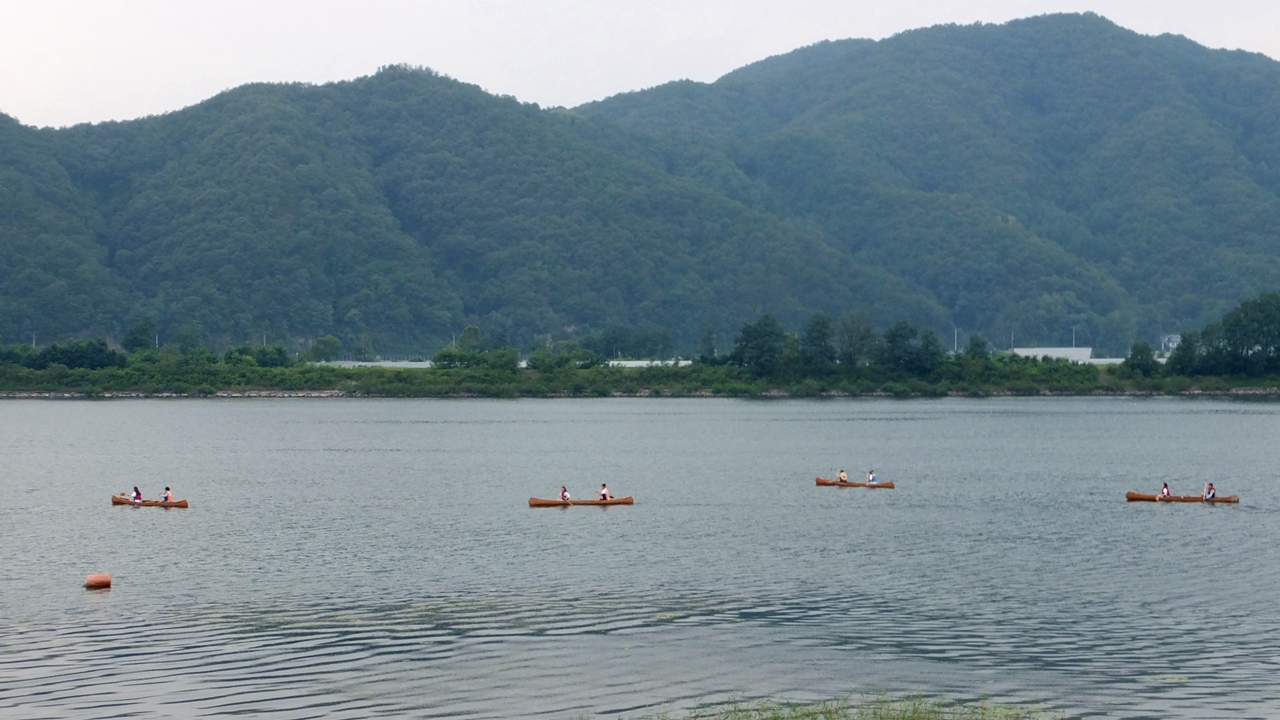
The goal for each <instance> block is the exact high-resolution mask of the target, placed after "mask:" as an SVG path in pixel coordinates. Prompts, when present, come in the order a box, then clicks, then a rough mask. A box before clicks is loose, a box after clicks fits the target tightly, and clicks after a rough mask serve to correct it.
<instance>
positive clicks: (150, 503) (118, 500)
mask: <svg viewBox="0 0 1280 720" xmlns="http://www.w3.org/2000/svg"><path fill="white" fill-rule="evenodd" d="M111 504H112V505H136V506H137V507H176V508H184V507H187V501H186V500H174V501H173V502H164V501H161V500H134V499H132V498H129V497H125V496H124V495H112V496H111Z"/></svg>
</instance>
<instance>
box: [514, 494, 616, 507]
mask: <svg viewBox="0 0 1280 720" xmlns="http://www.w3.org/2000/svg"><path fill="white" fill-rule="evenodd" d="M635 503H636V501H635V500H634V499H632V497H631V496H630V495H628V496H626V497H620V498H613V499H612V500H544V499H542V498H529V507H569V506H570V505H635Z"/></svg>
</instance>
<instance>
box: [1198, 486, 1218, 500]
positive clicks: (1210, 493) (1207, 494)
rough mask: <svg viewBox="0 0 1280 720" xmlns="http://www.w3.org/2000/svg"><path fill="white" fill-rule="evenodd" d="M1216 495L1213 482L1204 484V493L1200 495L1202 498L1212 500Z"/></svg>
mask: <svg viewBox="0 0 1280 720" xmlns="http://www.w3.org/2000/svg"><path fill="white" fill-rule="evenodd" d="M1216 497H1218V491H1217V490H1215V489H1214V487H1213V483H1209V484H1208V485H1205V486H1204V494H1203V495H1201V496H1200V498H1201V499H1202V500H1212V499H1214V498H1216Z"/></svg>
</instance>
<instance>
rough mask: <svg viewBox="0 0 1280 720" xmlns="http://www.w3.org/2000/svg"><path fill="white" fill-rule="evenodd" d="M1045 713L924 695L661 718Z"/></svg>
mask: <svg viewBox="0 0 1280 720" xmlns="http://www.w3.org/2000/svg"><path fill="white" fill-rule="evenodd" d="M1043 717H1045V716H1043V715H1041V714H1040V713H1037V712H1033V711H1031V710H1027V709H1024V708H1015V707H1003V706H992V705H960V704H953V703H942V702H937V701H933V700H924V699H914V698H913V699H905V700H888V699H880V700H870V701H866V702H861V703H852V702H850V701H829V702H820V703H778V702H761V703H754V704H750V705H742V704H733V705H729V706H722V707H717V708H713V709H705V710H695V711H693V712H691V713H689V714H686V715H678V716H672V715H665V714H664V715H662V716H660V719H661V720H1037V719H1038V718H1043Z"/></svg>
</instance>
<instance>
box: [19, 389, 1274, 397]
mask: <svg viewBox="0 0 1280 720" xmlns="http://www.w3.org/2000/svg"><path fill="white" fill-rule="evenodd" d="M1010 397H1061V398H1069V397H1187V398H1195V397H1214V398H1221V397H1255V398H1258V397H1280V386H1266V387H1235V388H1227V389H1223V390H1201V389H1199V388H1191V389H1187V390H1177V391H1157V390H1139V389H1135V388H1126V389H1123V390H1090V391H1087V392H1071V391H1064V390H1040V391H1037V392H1016V391H1012V390H993V391H990V392H981V393H972V392H964V391H957V390H952V391H948V392H945V393H939V394H931V393H921V392H912V393H908V394H900V393H892V392H888V391H885V390H876V391H871V392H865V393H851V392H848V391H845V390H825V391H821V392H818V393H814V394H793V393H791V392H789V391H787V390H784V389H780V388H775V389H770V390H765V391H763V392H759V393H749V394H746V393H743V394H739V393H716V392H713V391H711V390H698V391H694V392H679V393H677V392H672V391H671V390H669V389H666V388H663V389H658V390H651V389H645V390H637V391H635V392H623V391H620V390H615V391H612V392H610V393H608V394H604V395H601V394H598V393H593V392H579V393H570V392H563V391H552V392H545V393H528V394H522V393H517V394H514V395H488V394H484V393H474V392H459V393H428V394H421V395H411V394H410V395H406V394H391V393H369V392H360V391H348V390H218V391H215V392H213V393H179V392H168V391H156V392H149V391H143V390H111V391H104V392H100V393H87V392H77V391H59V390H0V400H178V399H196V400H220V399H262V398H267V399H294V398H299V399H316V398H322V399H388V398H401V399H423V398H434V399H441V400H459V399H510V400H519V399H530V400H536V399H584V398H596V399H605V398H737V399H743V398H745V399H792V398H897V399H902V400H911V399H926V400H927V399H938V398H972V399H975V400H981V399H983V398H1010Z"/></svg>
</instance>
